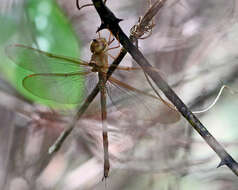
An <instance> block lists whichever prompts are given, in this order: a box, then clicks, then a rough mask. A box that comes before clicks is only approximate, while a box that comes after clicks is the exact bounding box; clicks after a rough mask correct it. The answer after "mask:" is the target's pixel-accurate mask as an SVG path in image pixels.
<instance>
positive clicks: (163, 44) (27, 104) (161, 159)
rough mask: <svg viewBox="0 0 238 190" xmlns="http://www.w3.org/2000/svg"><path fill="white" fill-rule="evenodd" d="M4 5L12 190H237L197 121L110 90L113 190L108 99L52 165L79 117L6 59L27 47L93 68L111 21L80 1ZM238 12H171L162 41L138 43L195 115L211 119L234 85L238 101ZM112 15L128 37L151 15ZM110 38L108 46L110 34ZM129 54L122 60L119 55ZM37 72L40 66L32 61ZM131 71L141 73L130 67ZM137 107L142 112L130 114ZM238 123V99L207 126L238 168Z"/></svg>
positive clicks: (0, 107)
mask: <svg viewBox="0 0 238 190" xmlns="http://www.w3.org/2000/svg"><path fill="white" fill-rule="evenodd" d="M0 2H1V3H0V58H1V62H0V121H1V122H0V187H1V189H3V190H13V189H18V190H28V189H35V190H37V189H39V190H42V189H45V190H48V189H57V190H60V189H67V190H76V189H77V190H81V189H83V190H85V189H113V190H117V189H118V190H119V189H137V190H140V189H141V190H142V189H151V190H154V189H163V190H169V189H173V190H174V189H177V190H179V189H181V190H186V189H191V188H192V189H194V190H200V189H204V188H206V189H211V190H212V189H216V190H218V189H225V188H229V189H231V190H232V189H237V185H238V184H237V177H236V176H235V175H234V174H233V173H232V172H231V171H230V170H229V169H228V168H227V167H226V166H223V167H221V168H216V167H217V165H218V164H219V162H220V160H219V158H218V156H217V155H216V154H215V153H214V152H213V151H212V150H211V148H210V147H209V146H208V145H207V144H206V143H205V141H204V140H203V139H202V138H201V137H200V136H199V135H198V134H197V133H196V132H195V131H194V130H193V129H192V128H191V126H190V125H189V124H188V123H187V121H186V120H184V119H183V118H182V117H180V118H179V119H178V117H177V115H176V114H175V115H174V114H170V113H168V112H167V107H166V106H165V105H163V104H162V103H161V102H159V101H158V102H156V103H155V102H154V101H151V100H150V99H149V98H148V99H147V98H146V97H144V96H140V95H139V94H135V93H134V92H125V93H124V94H125V96H124V95H123V94H122V93H121V91H123V90H121V91H120V92H119V90H117V89H110V91H111V93H112V95H113V96H117V97H116V100H115V98H114V100H115V101H116V102H113V101H112V102H110V101H109V103H108V107H109V110H108V112H109V113H108V124H109V152H110V161H111V171H110V175H109V178H108V179H107V180H106V181H101V179H102V176H103V149H102V143H103V142H102V137H101V122H100V113H99V112H98V109H99V108H100V102H99V99H98V98H96V99H95V100H94V102H93V103H92V105H90V107H89V109H88V110H87V111H86V113H85V114H84V115H83V117H82V118H81V119H80V120H79V121H78V123H77V126H76V128H75V130H74V131H73V132H72V134H71V135H70V136H69V137H68V138H67V140H66V141H65V143H64V144H63V146H62V148H61V149H60V151H58V152H57V153H56V154H54V155H53V156H52V155H49V154H48V148H49V147H50V146H51V145H52V144H53V142H54V141H55V140H56V138H57V137H58V136H59V134H60V132H61V131H62V130H63V129H64V128H65V127H67V124H68V123H69V122H70V120H71V119H72V118H71V117H70V116H71V115H72V114H73V113H74V111H75V110H77V107H78V106H77V105H61V104H57V103H55V102H53V101H50V100H44V99H41V98H39V97H37V96H34V95H32V94H31V93H29V92H28V91H27V90H26V89H24V87H23V85H22V80H23V79H24V77H26V76H28V75H30V74H32V72H29V71H27V70H24V69H23V68H22V67H19V66H17V65H16V64H15V63H14V62H13V61H12V60H11V59H9V55H8V54H7V52H6V48H7V47H9V45H11V44H24V45H28V46H31V47H36V48H39V49H41V50H43V51H47V52H51V53H55V54H59V55H64V56H68V57H75V58H81V59H83V60H86V61H89V60H90V57H91V53H90V49H89V46H90V43H91V40H92V39H94V38H97V37H98V35H97V34H96V30H97V28H98V27H99V26H100V19H99V17H98V14H97V12H96V11H95V9H94V8H93V7H85V8H83V9H81V10H80V11H79V10H78V9H77V8H76V2H75V0H57V1H53V0H28V1H24V0H10V1H7V0H0ZM154 2H155V1H153V0H152V1H151V4H153V3H154ZM79 3H80V5H84V4H87V3H91V2H90V1H86V0H83V1H79ZM237 3H238V2H237V1H236V0H230V1H226V0H216V1H213V0H201V1H196V0H167V1H166V3H165V5H164V7H163V8H162V9H161V10H160V11H159V13H158V14H157V15H156V16H155V18H154V24H155V26H154V27H153V30H152V35H151V36H149V37H148V38H146V39H143V40H139V42H138V46H139V49H140V50H141V51H142V53H143V54H144V55H145V57H146V58H147V59H148V60H149V61H150V63H151V64H152V65H153V66H154V67H155V68H157V69H158V70H159V72H160V74H161V75H162V76H163V77H164V78H165V79H166V80H167V81H168V83H169V84H170V85H171V86H172V87H173V89H174V90H175V91H176V93H177V94H178V95H179V97H180V98H181V99H182V100H183V101H184V102H185V103H186V104H187V105H188V107H189V108H190V109H191V110H192V111H199V110H203V109H205V108H207V107H208V106H209V105H210V104H211V103H212V102H213V101H214V100H215V98H216V96H217V94H218V93H219V90H220V88H221V87H222V85H224V84H225V85H228V86H229V87H230V88H231V89H233V90H234V91H235V90H236V89H237V90H238V88H237V85H238V84H237V77H238V74H237V73H238V63H237V55H238V53H237V48H236V47H237V45H238V34H237V33H236V32H237V31H238V25H237V21H236V18H237ZM107 6H108V7H109V8H110V9H111V10H112V11H113V12H114V13H115V15H116V16H117V17H118V18H121V19H123V22H121V23H120V26H121V27H122V29H123V30H124V32H125V33H126V34H127V35H128V36H129V34H130V29H131V28H132V27H133V26H134V25H135V24H137V22H138V19H139V17H140V16H143V15H144V14H145V12H146V11H147V10H148V8H149V6H150V3H149V1H147V0H136V1H135V0H134V1H126V0H121V1H113V0H108V1H107ZM101 35H102V36H104V37H106V38H108V36H109V32H108V31H103V32H102V33H101ZM114 44H117V43H116V42H114ZM119 51H120V50H119V49H116V50H113V51H112V55H114V56H116V55H117V54H118V53H119ZM110 62H112V59H110ZM32 64H35V65H37V64H39V63H38V62H37V60H32ZM121 65H122V66H137V65H136V63H135V62H134V61H133V60H132V58H131V57H130V56H129V55H127V56H126V57H125V58H124V59H123V61H122V62H121ZM65 69H67V68H65ZM49 72H52V71H49ZM62 72H65V70H62ZM115 76H116V78H117V79H119V80H121V81H123V82H125V83H128V84H130V85H132V86H134V87H136V88H138V89H140V90H143V91H147V92H150V93H153V91H151V90H150V87H149V86H148V84H147V81H146V79H145V77H144V76H143V75H142V74H136V73H131V72H127V71H125V72H122V71H121V72H116V73H115ZM79 86H80V87H79V88H76V89H73V90H79V91H82V92H83V93H85V94H87V92H86V91H85V88H87V86H86V85H85V86H81V85H79ZM70 93H71V94H74V93H76V91H72V92H70ZM68 94H69V93H68ZM142 98H143V99H142ZM128 102H130V104H129V105H130V106H126V104H128ZM82 103H83V102H79V105H80V104H82ZM114 103H116V105H113V104H114ZM152 104H153V105H154V104H156V106H154V107H155V108H154V107H153V106H152ZM112 105H113V106H112ZM117 105H119V106H117ZM115 107H116V108H115ZM237 114H238V94H236V93H232V92H231V90H228V89H225V90H224V91H223V93H222V95H221V96H220V98H219V100H218V101H217V103H216V104H215V105H214V106H213V107H212V108H211V109H209V111H206V112H204V113H202V114H197V116H198V117H199V119H200V120H201V121H202V123H203V124H204V125H205V126H206V128H207V129H208V130H209V131H210V132H211V134H212V135H213V136H214V137H215V138H216V139H217V140H218V141H219V142H220V143H221V144H222V145H223V146H224V147H225V148H226V150H227V151H228V152H229V153H230V154H231V155H232V156H233V157H234V158H235V159H236V160H237V159H238V153H237V151H236V148H235V147H236V145H237V143H238V130H237V129H236V128H237V123H238V119H237ZM148 115H149V118H150V119H149V120H148V119H147V117H146V116H148Z"/></svg>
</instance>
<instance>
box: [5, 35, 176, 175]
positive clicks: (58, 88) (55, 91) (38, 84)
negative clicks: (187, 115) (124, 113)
mask: <svg viewBox="0 0 238 190" xmlns="http://www.w3.org/2000/svg"><path fill="white" fill-rule="evenodd" d="M112 42H113V40H110V37H109V41H108V42H107V41H106V39H105V38H100V37H99V38H97V39H94V40H93V41H92V43H91V46H90V50H91V52H92V56H91V60H90V62H86V61H83V60H79V59H75V58H70V57H65V56H60V55H55V54H52V53H48V52H44V51H41V50H38V49H35V48H32V47H28V46H25V45H19V44H17V45H11V46H9V47H8V48H7V49H6V53H7V54H8V56H9V57H10V59H12V60H13V62H15V63H16V64H17V65H18V66H19V67H21V68H23V69H26V70H28V71H32V72H34V73H35V74H31V75H28V76H26V77H25V78H24V79H23V86H24V88H25V89H27V90H28V91H29V92H31V93H32V94H34V95H35V96H38V97H40V98H43V99H47V100H53V101H55V102H59V103H63V104H75V103H78V102H79V101H80V100H82V97H81V96H82V94H81V93H79V91H75V92H76V93H71V92H70V90H71V88H77V87H78V86H77V84H79V83H80V82H81V83H83V82H84V80H83V79H82V78H83V77H84V76H85V77H87V75H89V74H91V73H95V72H97V73H98V78H99V89H100V99H101V119H102V136H103V149H104V178H106V177H108V174H109V170H110V162H109V150H108V129H107V110H106V104H107V103H106V91H107V90H106V82H107V80H109V81H110V82H111V83H112V84H114V85H115V86H119V87H120V88H123V89H126V90H127V91H133V92H136V93H138V94H142V95H145V96H146V97H150V98H152V100H153V101H156V102H158V101H160V100H161V99H160V98H158V97H156V96H153V95H151V94H148V93H146V92H143V91H141V90H138V89H136V88H134V87H132V86H130V85H128V84H126V83H123V82H121V81H119V80H117V79H115V78H113V77H109V78H108V79H107V71H108V68H109V64H108V55H110V54H108V51H109V50H110V49H114V48H116V47H112V48H109V45H110V44H111V43H112ZM34 62H36V63H37V64H36V63H34ZM55 66H59V67H60V68H61V70H62V66H63V67H65V68H68V67H70V68H72V69H74V71H73V72H66V73H62V72H61V71H56V73H55V72H51V73H47V67H51V68H54V67H55ZM45 67H46V69H45ZM82 67H85V68H88V70H87V71H81V70H82V69H81V68H82ZM89 69H90V70H89ZM75 70H76V71H75ZM117 70H126V71H130V70H139V68H133V67H117ZM67 85H68V86H69V87H68V89H66V90H65V88H63V87H64V86H67ZM42 89H44V90H45V91H44V90H42ZM89 103H90V102H89ZM164 103H165V104H166V102H164ZM138 104H139V103H138ZM153 104H154V103H153ZM165 107H166V108H168V109H170V110H171V108H169V107H170V106H168V104H166V106H165ZM173 111H174V110H173ZM175 114H176V115H175V117H177V118H179V117H178V115H177V113H176V112H175ZM177 118H176V119H175V120H174V121H177ZM174 121H172V123H173V122H174ZM61 140H62V139H61ZM62 142H63V141H61V144H62ZM54 150H55V149H54ZM54 150H53V151H54Z"/></svg>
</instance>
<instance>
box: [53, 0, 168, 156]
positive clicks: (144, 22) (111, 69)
mask: <svg viewBox="0 0 238 190" xmlns="http://www.w3.org/2000/svg"><path fill="white" fill-rule="evenodd" d="M166 1H167V0H157V1H156V2H155V3H154V4H153V6H152V7H150V9H148V10H147V12H146V13H145V15H144V16H143V18H142V20H141V22H140V23H139V24H138V25H137V30H138V31H139V32H138V33H137V34H138V35H137V36H136V37H135V36H133V35H131V36H130V39H131V40H132V42H134V41H136V40H137V39H138V38H140V37H141V36H143V35H144V33H145V32H146V31H147V28H146V27H147V26H148V25H149V24H150V21H151V20H152V18H153V17H154V16H155V15H156V14H157V13H158V12H159V10H161V8H162V7H163V5H164V3H165V2H166ZM126 54H127V50H126V49H125V48H122V50H121V52H120V54H119V55H118V56H117V58H116V59H115V60H114V61H113V63H112V64H111V66H110V67H109V69H108V72H107V79H108V78H109V77H110V76H111V75H112V73H113V72H114V71H115V70H116V68H117V66H118V65H119V64H120V62H121V61H122V59H123V58H124V57H125V55H126ZM98 93H99V84H97V85H96V86H95V88H94V89H93V91H92V92H91V94H90V95H89V96H88V97H87V99H86V100H85V101H84V103H83V104H82V105H81V106H80V108H79V109H78V111H77V113H76V115H75V117H74V120H73V121H72V123H71V124H70V126H69V127H68V128H67V129H65V130H64V131H63V132H62V133H61V135H60V136H59V137H58V138H57V140H56V141H55V143H54V144H53V145H52V146H51V147H50V148H49V153H50V154H52V153H54V152H56V151H58V150H59V149H60V147H61V145H62V144H63V142H64V140H65V139H66V138H67V136H68V135H69V134H70V133H71V132H72V130H73V128H74V126H75V125H76V122H77V121H78V120H79V118H80V117H81V116H82V115H83V114H84V112H85V111H86V110H87V108H88V106H89V105H90V103H91V102H92V101H93V100H94V98H95V97H96V96H97V94H98Z"/></svg>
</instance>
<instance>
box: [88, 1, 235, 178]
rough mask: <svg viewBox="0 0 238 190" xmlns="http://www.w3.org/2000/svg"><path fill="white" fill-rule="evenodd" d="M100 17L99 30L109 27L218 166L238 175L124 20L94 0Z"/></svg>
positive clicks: (232, 164)
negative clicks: (122, 24) (133, 38)
mask: <svg viewBox="0 0 238 190" xmlns="http://www.w3.org/2000/svg"><path fill="white" fill-rule="evenodd" d="M92 2H93V4H94V6H95V8H96V10H97V12H98V14H99V16H100V18H101V26H100V27H99V29H98V31H99V30H102V29H105V28H107V29H109V30H110V31H111V32H112V34H113V35H114V36H115V37H116V38H117V40H118V41H119V42H120V43H121V44H122V46H123V47H124V48H125V49H126V51H128V52H129V53H130V55H131V56H132V57H133V59H134V60H135V61H136V62H137V63H138V64H139V65H140V66H141V67H142V69H143V70H144V72H145V73H146V74H147V75H148V76H150V78H151V79H152V80H153V81H154V83H155V84H156V85H157V86H158V87H159V88H160V89H161V90H162V91H163V93H164V94H165V95H166V97H167V98H168V99H169V100H170V101H171V102H172V103H173V104H174V105H175V107H176V108H177V109H178V111H179V112H180V113H181V114H182V115H183V116H184V117H185V118H186V120H187V121H188V122H189V123H190V124H191V125H192V127H193V128H194V129H195V130H196V131H197V132H198V133H199V134H200V135H201V136H202V138H203V139H204V140H205V141H206V142H207V144H208V145H209V146H210V147H211V148H212V149H213V150H214V151H215V152H216V153H217V155H218V156H219V157H220V159H221V162H220V164H219V165H218V167H220V166H222V165H227V166H228V167H229V168H230V169H231V170H232V171H233V172H234V174H236V175H237V176H238V164H237V162H236V161H235V160H234V159H233V158H232V157H231V156H230V155H229V154H228V153H227V152H226V150H225V149H224V148H223V147H222V146H221V145H220V144H219V143H218V141H217V140H216V139H215V138H214V137H213V136H212V135H211V134H210V133H209V131H208V130H207V129H206V128H205V127H204V126H203V124H202V123H201V122H200V121H199V120H198V119H197V118H196V116H195V115H194V114H193V113H192V112H191V111H190V110H189V109H188V108H187V106H186V105H185V104H184V103H183V102H182V100H181V99H180V98H179V97H178V96H177V95H176V94H175V92H174V91H173V90H172V89H171V88H170V86H169V85H168V84H167V83H166V82H165V81H164V80H163V79H162V77H161V76H160V75H159V74H158V72H156V71H155V70H153V68H152V66H151V65H150V63H149V62H148V61H147V60H146V59H145V57H144V56H143V54H142V53H141V52H140V51H139V50H138V48H136V47H135V46H134V45H133V44H132V43H131V41H130V40H129V38H128V37H127V36H126V35H125V34H124V32H123V31H122V29H121V28H120V26H119V25H118V23H119V22H120V21H122V20H121V19H118V18H116V17H115V15H114V14H113V13H112V12H111V11H110V10H109V9H108V8H107V7H106V6H105V4H104V3H103V2H102V0H92Z"/></svg>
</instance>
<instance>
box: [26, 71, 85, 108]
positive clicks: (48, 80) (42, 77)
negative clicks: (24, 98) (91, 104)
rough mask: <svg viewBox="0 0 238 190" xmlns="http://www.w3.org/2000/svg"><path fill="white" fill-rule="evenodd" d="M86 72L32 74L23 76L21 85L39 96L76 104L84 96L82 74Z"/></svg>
mask: <svg viewBox="0 0 238 190" xmlns="http://www.w3.org/2000/svg"><path fill="white" fill-rule="evenodd" d="M88 73H89V72H77V73H67V74H61V73H59V74H53V73H42V74H33V75H29V76H27V77H25V78H24V80H23V86H24V88H26V89H27V90H28V91H29V92H31V93H32V94H34V95H35V96H38V97H40V98H43V99H47V100H52V101H55V102H59V103H62V104H76V103H79V102H80V101H82V100H83V98H84V96H85V92H84V91H83V90H82V89H84V76H85V75H87V74H88Z"/></svg>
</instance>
